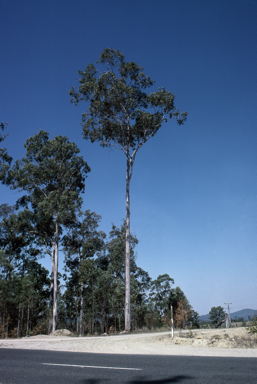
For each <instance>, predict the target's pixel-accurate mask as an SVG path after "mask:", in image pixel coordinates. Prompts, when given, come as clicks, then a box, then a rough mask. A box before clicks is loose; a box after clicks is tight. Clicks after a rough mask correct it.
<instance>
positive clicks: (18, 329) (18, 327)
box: [17, 304, 21, 339]
mask: <svg viewBox="0 0 257 384" xmlns="http://www.w3.org/2000/svg"><path fill="white" fill-rule="evenodd" d="M20 323H21V306H20V304H19V313H18V326H17V339H18V338H19V336H20Z"/></svg>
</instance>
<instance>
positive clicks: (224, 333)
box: [0, 328, 257, 357]
mask: <svg viewBox="0 0 257 384" xmlns="http://www.w3.org/2000/svg"><path fill="white" fill-rule="evenodd" d="M56 334H57V335H56ZM55 335H56V336H55ZM0 348H18V349H37V350H52V351H68V352H88V353H112V354H144V355H186V356H227V357H229V356H231V357H257V336H256V335H253V334H249V333H248V332H247V330H246V329H245V328H237V329H226V330H224V329H221V330H200V331H199V330H196V331H192V332H190V331H183V332H176V333H175V336H174V338H173V339H172V338H171V335H170V332H163V333H161V332H159V333H144V334H122V335H116V336H100V337H99V336H98V337H72V335H70V333H69V331H67V332H66V331H65V330H60V332H59V331H57V333H54V334H51V335H49V336H47V335H37V336H32V337H26V338H22V339H7V340H6V339H4V340H0Z"/></svg>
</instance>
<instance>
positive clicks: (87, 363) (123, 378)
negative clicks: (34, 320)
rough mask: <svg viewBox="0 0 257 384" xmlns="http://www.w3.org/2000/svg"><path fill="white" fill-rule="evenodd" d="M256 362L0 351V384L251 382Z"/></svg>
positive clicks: (256, 378)
mask: <svg viewBox="0 0 257 384" xmlns="http://www.w3.org/2000/svg"><path fill="white" fill-rule="evenodd" d="M256 382H257V359H256V358H240V357H236V358H234V357H233V358H232V357H196V356H160V355H158V356H157V355H156V356H154V355H149V356H147V355H113V354H98V353H97V354H96V353H94V354H93V353H75V352H56V351H38V350H20V349H0V384H43V383H44V384H45V383H47V384H66V383H67V384H113V383H128V384H139V383H145V384H150V383H151V384H153V383H156V384H167V383H182V384H191V383H197V384H209V383H215V384H225V383H230V384H237V383H238V384H252V383H254V384H255V383H256Z"/></svg>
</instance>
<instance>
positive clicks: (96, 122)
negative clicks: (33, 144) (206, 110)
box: [70, 48, 187, 331]
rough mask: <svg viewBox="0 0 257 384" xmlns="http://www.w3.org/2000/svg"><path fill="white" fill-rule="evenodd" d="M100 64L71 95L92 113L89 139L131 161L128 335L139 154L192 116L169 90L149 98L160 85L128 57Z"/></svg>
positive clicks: (86, 128) (107, 53)
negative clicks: (165, 127) (166, 128)
mask: <svg viewBox="0 0 257 384" xmlns="http://www.w3.org/2000/svg"><path fill="white" fill-rule="evenodd" d="M97 64H99V65H100V66H104V68H105V71H104V72H100V71H97V68H96V66H95V65H94V64H89V65H88V66H87V67H86V69H85V71H79V75H80V76H81V77H80V80H79V82H80V86H79V89H78V90H75V88H72V89H71V90H70V95H71V101H73V102H74V103H75V104H78V103H79V102H80V101H86V102H87V103H88V105H89V107H88V111H87V113H84V114H83V115H82V124H83V132H84V138H85V139H90V140H91V142H94V141H98V142H100V144H101V146H102V147H110V146H114V147H116V148H118V149H120V150H121V151H122V152H123V153H124V154H125V157H126V272H125V275H126V283H125V285H126V289H125V290H126V295H125V330H126V331H130V329H131V320H130V240H129V239H130V181H131V177H132V170H133V165H134V162H135V157H136V154H137V152H138V150H139V149H140V148H141V147H142V145H143V144H145V143H146V142H147V141H148V140H149V139H150V138H151V137H153V136H154V135H155V134H156V133H157V131H158V130H159V128H160V127H161V125H162V124H163V123H164V122H166V121H167V120H168V119H172V118H174V119H176V120H177V122H178V124H179V125H181V124H183V123H184V121H185V120H186V116H187V113H186V112H183V113H181V114H180V113H179V111H178V110H177V108H176V107H175V105H174V99H175V96H174V95H173V94H172V93H171V92H168V91H166V90H165V88H161V89H159V91H157V92H152V93H147V92H146V90H147V89H148V88H150V87H151V86H153V85H154V81H153V80H152V79H151V78H150V77H149V76H147V75H145V73H144V72H143V67H140V66H139V65H138V64H136V63H135V62H125V60H124V55H123V54H122V53H121V52H119V51H117V50H114V49H111V48H106V49H104V50H103V52H102V53H101V55H100V58H99V60H98V61H97Z"/></svg>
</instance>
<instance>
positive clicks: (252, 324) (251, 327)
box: [247, 314, 257, 333]
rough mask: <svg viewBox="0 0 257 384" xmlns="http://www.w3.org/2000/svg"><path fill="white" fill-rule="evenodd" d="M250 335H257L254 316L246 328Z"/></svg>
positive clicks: (256, 321) (255, 316)
mask: <svg viewBox="0 0 257 384" xmlns="http://www.w3.org/2000/svg"><path fill="white" fill-rule="evenodd" d="M247 329H248V332H250V333H257V315H256V314H255V315H254V316H253V317H252V319H251V322H250V325H249V327H248V328H247Z"/></svg>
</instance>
